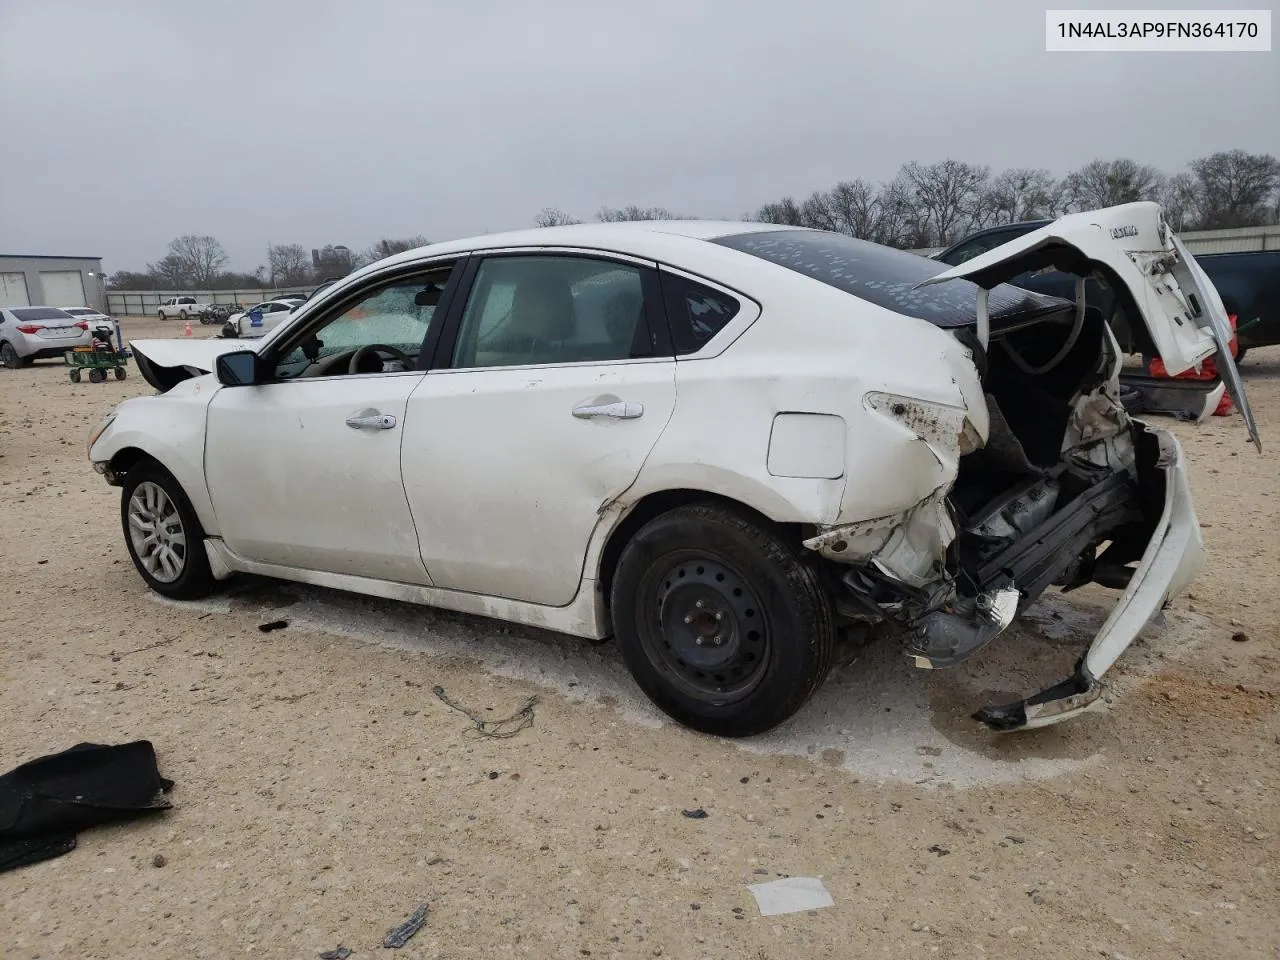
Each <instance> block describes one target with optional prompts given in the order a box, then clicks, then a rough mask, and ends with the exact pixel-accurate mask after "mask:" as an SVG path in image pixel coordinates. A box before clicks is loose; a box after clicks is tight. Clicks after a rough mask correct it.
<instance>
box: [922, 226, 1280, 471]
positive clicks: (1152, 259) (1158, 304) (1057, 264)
mask: <svg viewBox="0 0 1280 960" xmlns="http://www.w3.org/2000/svg"><path fill="white" fill-rule="evenodd" d="M1050 266H1051V267H1053V268H1054V269H1057V270H1063V271H1065V272H1067V273H1074V274H1076V275H1077V276H1087V275H1089V274H1090V273H1093V272H1099V273H1101V274H1103V276H1104V277H1105V279H1106V280H1107V282H1108V283H1109V284H1110V286H1111V287H1112V290H1113V291H1114V292H1115V294H1116V298H1117V305H1118V307H1119V308H1120V309H1124V310H1127V312H1129V313H1130V314H1131V316H1130V318H1129V319H1130V322H1131V323H1138V322H1140V323H1142V324H1143V325H1145V326H1146V328H1147V330H1148V331H1149V332H1150V333H1151V339H1152V340H1153V341H1154V343H1155V345H1156V349H1157V350H1159V352H1160V358H1161V359H1162V360H1163V361H1164V365H1165V367H1166V368H1167V369H1168V371H1169V372H1170V373H1171V374H1178V373H1182V372H1183V371H1184V370H1190V369H1192V368H1193V367H1194V368H1198V367H1199V366H1200V364H1201V363H1202V362H1203V361H1204V360H1206V359H1207V358H1209V357H1214V363H1215V364H1216V366H1217V369H1218V374H1219V376H1221V377H1222V380H1223V381H1224V382H1225V383H1226V386H1227V390H1228V391H1229V392H1230V394H1231V397H1232V399H1233V400H1235V402H1236V406H1237V407H1239V408H1240V413H1241V414H1242V415H1243V417H1244V420H1245V425H1246V426H1247V427H1248V430H1249V437H1250V438H1251V439H1252V440H1253V442H1254V444H1255V445H1256V446H1257V447H1258V449H1259V450H1261V449H1262V443H1261V440H1260V439H1259V437H1258V428H1257V424H1256V423H1255V422H1254V418H1253V411H1252V409H1250V407H1249V398H1248V397H1247V396H1246V395H1245V391H1244V383H1243V382H1242V381H1241V379H1240V372H1239V371H1238V370H1237V369H1236V365H1235V361H1234V360H1233V359H1232V357H1231V348H1230V341H1231V325H1230V321H1229V320H1228V319H1227V313H1226V310H1225V309H1224V308H1223V306H1222V298H1221V297H1220V296H1219V295H1218V291H1217V290H1216V289H1215V288H1214V286H1213V283H1212V282H1211V281H1210V280H1209V278H1208V277H1207V276H1206V275H1205V273H1204V270H1202V269H1201V268H1200V265H1199V264H1198V263H1196V261H1195V258H1194V257H1193V256H1192V255H1191V254H1190V253H1189V252H1188V251H1187V249H1186V247H1184V246H1183V245H1182V241H1180V240H1179V239H1178V238H1177V236H1175V235H1174V233H1173V231H1172V230H1170V229H1169V227H1168V224H1167V223H1165V219H1164V214H1163V213H1162V212H1161V210H1160V205H1159V204H1157V203H1152V202H1149V201H1144V202H1141V203H1126V204H1122V205H1120V206H1116V207H1106V208H1104V209H1101V210H1090V211H1087V212H1085V213H1073V214H1070V215H1068V216H1065V217H1062V218H1061V219H1059V220H1055V221H1054V222H1053V223H1051V224H1049V225H1048V226H1045V227H1041V228H1040V229H1039V230H1034V231H1032V232H1031V233H1028V234H1025V235H1023V236H1021V237H1018V238H1017V239H1015V240H1011V241H1010V242H1008V243H1005V244H1001V245H1000V246H998V247H995V248H993V249H991V250H988V251H987V252H986V253H984V254H980V255H979V256H976V257H974V258H973V259H972V260H966V261H965V262H964V263H962V264H960V265H959V266H956V267H952V268H951V269H949V270H946V271H944V272H942V273H940V274H938V275H937V276H936V277H933V278H931V279H929V280H926V281H924V283H923V284H921V286H924V285H925V284H930V283H941V282H942V281H944V280H953V279H956V278H958V277H960V278H964V279H966V280H971V281H973V282H974V283H976V284H978V285H979V286H980V287H984V288H986V289H991V288H992V287H994V286H997V285H998V284H1000V283H1004V282H1006V281H1008V280H1011V279H1012V278H1013V277H1015V276H1017V275H1018V274H1020V273H1023V272H1025V271H1028V270H1038V269H1041V268H1043V267H1050ZM1126 291H1127V296H1126ZM1132 314H1136V316H1133V315H1132Z"/></svg>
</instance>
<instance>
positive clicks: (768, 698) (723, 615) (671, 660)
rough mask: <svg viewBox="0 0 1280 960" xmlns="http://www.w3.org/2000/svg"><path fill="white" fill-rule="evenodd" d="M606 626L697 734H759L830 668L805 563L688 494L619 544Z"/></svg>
mask: <svg viewBox="0 0 1280 960" xmlns="http://www.w3.org/2000/svg"><path fill="white" fill-rule="evenodd" d="M611 607H612V615H613V625H614V634H615V636H616V637H617V639H618V645H619V647H620V648H621V651H622V656H623V659H624V660H625V661H626V663H627V666H628V668H629V669H630V670H631V674H632V676H633V677H635V680H636V683H638V684H639V685H640V688H641V689H642V690H644V692H645V693H646V694H647V695H648V696H649V698H650V699H651V700H652V701H653V702H654V703H655V704H656V705H657V706H658V707H659V708H660V709H661V710H662V711H663V712H664V713H666V714H667V715H668V716H670V717H672V718H673V719H674V720H676V721H678V722H680V723H682V724H684V725H685V726H688V727H692V728H693V729H695V730H699V731H702V732H703V733H709V734H714V735H717V736H725V737H746V736H751V735H754V734H757V733H763V732H764V731H766V730H770V729H772V728H773V727H776V726H777V725H778V724H780V723H782V722H783V721H784V720H786V719H788V718H789V717H791V716H792V715H793V714H794V713H795V712H796V711H797V710H799V709H800V708H801V707H802V706H803V705H804V704H805V702H806V701H807V700H808V699H809V698H810V697H811V696H812V695H813V693H814V691H815V690H817V688H818V687H819V686H820V685H821V683H822V681H823V680H824V679H825V678H826V675H827V673H828V671H829V670H830V669H831V661H832V652H833V649H834V646H835V639H836V628H835V621H834V617H833V615H832V611H831V605H830V602H829V601H828V599H827V596H826V593H825V592H824V590H823V589H822V585H821V583H820V581H819V578H818V576H817V573H816V572H815V570H814V569H813V568H812V567H811V566H809V565H808V564H807V563H806V562H805V560H804V558H803V557H802V556H801V554H800V552H799V549H798V548H797V547H796V546H794V545H792V544H791V543H789V542H788V541H786V540H784V539H783V538H782V537H780V536H779V535H778V533H777V532H775V531H774V530H772V529H770V528H769V527H767V526H765V525H763V524H761V523H758V522H757V521H755V520H753V519H751V518H750V517H748V516H746V515H744V514H742V513H739V512H737V511H735V510H731V509H727V508H725V507H721V506H718V505H714V504H696V505H693V506H688V507H680V508H678V509H675V510H671V511H669V512H667V513H664V514H662V515H660V516H658V517H656V518H655V519H653V520H651V521H650V522H649V523H647V524H646V525H645V526H644V527H643V528H641V530H640V531H639V532H638V533H637V534H636V535H635V537H634V538H633V539H632V540H631V542H630V543H628V544H627V546H626V547H625V548H624V550H623V552H622V556H621V558H620V560H619V562H618V569H617V572H616V574H615V576H614V581H613V589H612V592H611Z"/></svg>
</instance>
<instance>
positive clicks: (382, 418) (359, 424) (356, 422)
mask: <svg viewBox="0 0 1280 960" xmlns="http://www.w3.org/2000/svg"><path fill="white" fill-rule="evenodd" d="M395 425H396V418H395V417H393V416H392V415H391V414H389V413H375V414H372V415H371V416H367V417H347V426H348V427H350V428H351V429H352V430H390V429H391V428H392V427H394V426H395Z"/></svg>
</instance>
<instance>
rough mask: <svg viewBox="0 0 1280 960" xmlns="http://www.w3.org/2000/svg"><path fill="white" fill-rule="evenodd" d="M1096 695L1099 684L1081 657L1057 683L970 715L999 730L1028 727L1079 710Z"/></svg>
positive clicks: (1046, 724)
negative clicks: (1027, 695) (1017, 699)
mask: <svg viewBox="0 0 1280 960" xmlns="http://www.w3.org/2000/svg"><path fill="white" fill-rule="evenodd" d="M1100 696H1102V684H1101V683H1099V682H1098V681H1097V680H1096V679H1094V677H1093V675H1092V674H1091V673H1089V668H1088V667H1087V666H1085V663H1084V659H1083V658H1081V660H1080V662H1079V663H1077V664H1076V672H1075V673H1074V674H1073V675H1072V676H1071V677H1069V678H1068V679H1066V680H1063V681H1062V682H1061V683H1059V684H1055V685H1054V686H1052V687H1050V688H1049V689H1048V690H1042V691H1041V692H1040V693H1037V694H1036V695H1035V696H1034V697H1028V698H1027V699H1026V700H1019V701H1017V702H1016V703H1006V704H1005V705H1004V706H1000V707H985V708H983V709H982V710H979V711H978V712H977V713H975V714H974V715H973V718H974V719H975V720H980V721H981V722H983V723H985V724H986V725H987V726H988V727H990V728H991V729H992V730H995V731H997V732H999V733H1008V732H1009V731H1011V730H1031V729H1034V728H1036V727H1046V726H1049V725H1050V724H1052V723H1057V722H1059V721H1060V720H1065V719H1066V718H1067V717H1069V716H1073V715H1074V714H1077V713H1083V712H1084V711H1085V710H1086V709H1088V708H1089V707H1090V706H1091V705H1092V704H1093V703H1094V702H1095V701H1096V700H1097V699H1098V698H1099V697H1100Z"/></svg>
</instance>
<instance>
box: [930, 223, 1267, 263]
mask: <svg viewBox="0 0 1280 960" xmlns="http://www.w3.org/2000/svg"><path fill="white" fill-rule="evenodd" d="M1178 238H1179V239H1180V240H1182V242H1183V243H1184V244H1186V247H1187V249H1188V250H1190V251H1191V253H1192V255H1193V256H1199V255H1200V254H1202V253H1254V252H1257V251H1259V250H1280V226H1276V225H1274V224H1273V225H1271V226H1269V227H1231V228H1229V229H1226V230H1186V231H1179V232H1178ZM945 249H946V247H923V248H921V249H919V250H911V251H909V252H911V253H914V254H916V255H917V256H920V257H932V256H933V255H934V254H935V253H941V252H942V251H943V250H945Z"/></svg>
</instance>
